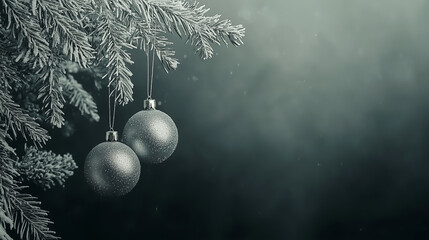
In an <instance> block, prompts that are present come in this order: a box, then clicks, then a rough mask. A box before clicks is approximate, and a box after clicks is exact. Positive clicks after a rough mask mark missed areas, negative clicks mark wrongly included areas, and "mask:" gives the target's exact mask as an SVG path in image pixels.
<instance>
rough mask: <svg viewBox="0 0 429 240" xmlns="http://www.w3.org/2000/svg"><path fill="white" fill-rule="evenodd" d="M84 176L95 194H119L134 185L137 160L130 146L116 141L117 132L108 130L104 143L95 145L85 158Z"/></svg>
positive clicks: (137, 166) (126, 191) (137, 170)
mask: <svg viewBox="0 0 429 240" xmlns="http://www.w3.org/2000/svg"><path fill="white" fill-rule="evenodd" d="M84 175H85V178H86V180H87V182H88V183H89V185H90V186H91V187H92V188H93V190H94V191H96V192H97V193H99V194H101V195H107V196H121V195H124V194H126V193H128V192H130V191H131V190H132V189H133V188H134V186H135V185H136V184H137V182H138V180H139V178H140V161H139V159H138V157H137V155H136V154H135V153H134V151H133V150H132V149H131V148H130V147H128V146H127V145H125V144H123V143H121V142H118V132H116V131H108V132H107V133H106V142H103V143H100V144H98V145H97V146H95V147H94V148H93V149H92V150H91V151H90V152H89V154H88V156H87V157H86V160H85V165H84Z"/></svg>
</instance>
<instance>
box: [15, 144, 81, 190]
mask: <svg viewBox="0 0 429 240" xmlns="http://www.w3.org/2000/svg"><path fill="white" fill-rule="evenodd" d="M76 168H77V165H76V163H75V162H74V160H73V158H72V156H71V155H70V154H65V155H58V154H55V153H53V152H52V151H41V150H37V149H36V148H35V147H29V148H27V149H26V152H25V155H24V156H23V157H22V159H21V160H20V161H17V162H16V169H17V170H18V173H19V174H20V175H21V177H22V178H23V179H25V180H27V181H31V182H33V183H35V184H37V185H38V186H40V187H41V188H43V189H45V190H47V189H50V188H52V187H53V186H55V185H60V186H63V187H64V183H65V181H66V180H67V178H69V177H70V176H72V175H73V170H75V169H76Z"/></svg>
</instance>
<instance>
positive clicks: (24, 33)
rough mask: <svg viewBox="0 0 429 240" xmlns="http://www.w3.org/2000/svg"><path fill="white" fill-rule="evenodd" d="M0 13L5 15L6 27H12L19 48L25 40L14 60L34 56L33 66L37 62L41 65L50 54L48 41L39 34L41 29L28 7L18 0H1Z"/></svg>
mask: <svg viewBox="0 0 429 240" xmlns="http://www.w3.org/2000/svg"><path fill="white" fill-rule="evenodd" d="M1 3H2V4H1V5H2V8H1V9H0V10H1V13H3V14H5V15H6V16H7V25H6V29H9V28H12V30H13V34H14V37H15V38H16V39H17V41H18V43H17V45H18V47H19V48H21V47H22V46H23V44H24V40H25V42H26V48H25V47H24V48H23V49H22V50H21V51H20V54H19V55H18V57H17V58H16V61H19V60H22V61H23V62H24V63H27V62H29V61H30V59H31V57H33V58H35V61H34V64H33V67H35V66H36V65H37V64H38V65H39V66H40V67H43V66H44V65H45V64H46V63H47V61H48V59H49V56H50V54H51V50H50V49H49V43H48V42H47V41H46V39H44V38H43V37H42V36H41V33H42V29H41V27H40V25H39V23H38V22H37V20H36V19H35V18H34V17H33V16H31V14H30V9H29V8H28V7H27V6H26V5H25V4H24V3H23V2H21V1H20V0H1Z"/></svg>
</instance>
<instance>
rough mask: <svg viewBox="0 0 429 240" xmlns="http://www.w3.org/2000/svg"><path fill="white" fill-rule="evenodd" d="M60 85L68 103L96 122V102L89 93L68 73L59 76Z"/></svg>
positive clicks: (98, 118)
mask: <svg viewBox="0 0 429 240" xmlns="http://www.w3.org/2000/svg"><path fill="white" fill-rule="evenodd" d="M60 85H61V88H62V89H63V94H64V97H65V98H66V99H67V101H68V102H69V103H70V104H72V105H74V106H75V107H77V108H78V109H79V111H80V113H81V114H82V115H87V116H89V117H90V118H91V119H93V120H94V121H97V122H98V121H99V120H100V116H99V115H98V110H97V104H96V103H95V102H94V99H93V98H92V96H91V94H89V93H88V92H87V91H85V89H83V87H82V85H81V84H80V83H78V82H77V81H76V80H75V79H74V77H73V76H72V75H70V74H68V75H67V78H65V77H63V78H60Z"/></svg>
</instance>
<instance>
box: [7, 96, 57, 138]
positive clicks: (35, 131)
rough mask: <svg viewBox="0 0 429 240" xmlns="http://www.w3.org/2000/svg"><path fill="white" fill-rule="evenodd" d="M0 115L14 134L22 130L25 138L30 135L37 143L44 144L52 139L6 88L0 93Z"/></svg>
mask: <svg viewBox="0 0 429 240" xmlns="http://www.w3.org/2000/svg"><path fill="white" fill-rule="evenodd" d="M0 117H1V119H3V121H4V122H5V124H6V126H8V127H9V129H10V130H11V131H12V133H13V135H14V136H17V135H18V132H21V133H22V135H23V137H24V138H25V139H27V137H28V138H29V139H31V140H32V141H34V142H35V143H37V144H44V143H45V142H46V141H48V140H49V139H50V137H49V135H48V132H47V131H46V130H45V129H43V128H41V127H40V126H39V124H38V123H36V121H35V119H33V118H32V117H30V116H29V115H28V114H27V113H24V112H23V110H22V109H21V108H20V107H19V105H18V104H16V103H15V102H14V101H13V100H12V97H11V96H10V95H9V94H8V93H7V92H6V91H5V90H3V94H0Z"/></svg>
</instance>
